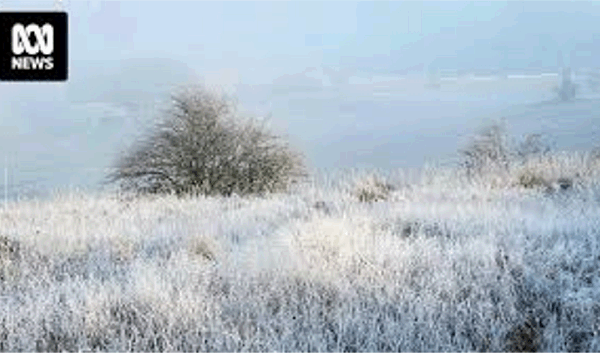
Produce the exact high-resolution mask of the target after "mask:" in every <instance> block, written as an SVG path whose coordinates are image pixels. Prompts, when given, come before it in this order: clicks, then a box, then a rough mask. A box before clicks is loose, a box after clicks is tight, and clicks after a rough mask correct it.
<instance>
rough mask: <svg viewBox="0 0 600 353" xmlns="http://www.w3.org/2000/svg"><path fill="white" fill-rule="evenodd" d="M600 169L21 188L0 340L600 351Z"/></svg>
mask: <svg viewBox="0 0 600 353" xmlns="http://www.w3.org/2000/svg"><path fill="white" fill-rule="evenodd" d="M523 175H535V176H537V179H536V178H529V179H527V178H525V179H524V177H523ZM598 176H600V175H599V173H598V166H597V162H596V159H594V157H593V156H591V155H589V154H574V153H564V154H561V153H557V154H555V155H553V156H552V157H548V159H540V160H532V161H530V162H528V163H526V164H523V165H519V166H516V167H515V168H514V169H512V170H511V171H510V173H508V174H502V175H500V174H498V175H496V174H489V175H487V174H486V175H482V176H481V177H479V178H474V179H470V178H467V177H466V176H465V175H464V173H463V171H462V170H458V169H443V168H439V167H426V168H423V169H421V170H419V171H417V170H397V171H394V172H390V173H387V174H381V175H380V176H375V177H374V176H372V175H370V174H369V173H366V172H354V173H340V174H339V175H336V176H330V177H326V176H321V177H320V178H318V180H317V179H315V180H313V181H312V182H309V183H307V184H304V185H301V186H298V188H296V189H294V190H293V191H292V192H290V193H288V194H275V195H271V196H266V197H262V198H239V197H231V198H220V197H216V198H204V197H199V198H183V199H178V198H175V197H168V196H166V197H146V198H136V197H132V196H128V195H118V194H111V193H105V194H77V193H68V194H56V195H55V196H54V197H53V198H52V199H48V200H43V201H42V200H30V201H21V202H14V203H9V204H8V205H6V207H4V208H2V209H1V210H0V233H1V234H0V236H1V237H0V259H1V263H0V264H1V267H0V293H1V295H0V302H1V304H2V305H1V306H0V307H1V308H2V311H0V322H2V325H1V326H0V350H2V351H12V350H25V351H35V350H43V351H62V350H69V351H76V350H77V351H79V350H111V351H115V350H117V351H125V350H136V351H157V350H181V351H197V350H202V351H208V350H210V351H215V350H218V351H223V350H225V351H241V350H246V351H396V350H408V351H425V350H427V351H487V350H490V351H503V350H509V351H520V350H530V351H531V350H533V351H535V350H540V351H587V350H592V351H597V350H600V336H599V334H598V331H599V329H600V319H599V317H600V315H599V314H600V304H599V303H600V297H599V293H600V291H598V286H599V283H600V277H599V274H600V272H599V270H600V249H599V242H598V229H599V228H600V227H599V223H600V216H599V215H600V212H599V211H600V207H599V202H600V189H599V188H598V186H599V185H598V183H597V181H598V180H599V179H598ZM560 177H562V178H566V179H568V180H570V184H569V185H568V186H567V187H563V186H561V185H562V184H561V185H559V184H557V183H556V182H555V181H556V180H559V179H558V178H560ZM536 180H538V181H539V180H545V181H544V182H537V183H536V182H535V181H536ZM361 200H362V201H361Z"/></svg>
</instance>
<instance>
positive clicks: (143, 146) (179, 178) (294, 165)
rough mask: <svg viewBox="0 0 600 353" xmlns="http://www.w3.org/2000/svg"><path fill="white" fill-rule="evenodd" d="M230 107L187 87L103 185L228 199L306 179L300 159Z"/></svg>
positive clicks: (229, 102) (227, 102)
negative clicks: (117, 185) (219, 196)
mask: <svg viewBox="0 0 600 353" xmlns="http://www.w3.org/2000/svg"><path fill="white" fill-rule="evenodd" d="M235 108H236V105H235V102H234V101H232V100H230V99H227V98H224V97H223V96H219V95H217V94H214V93H211V92H208V91H207V90H206V89H204V88H198V87H189V88H188V89H186V90H183V91H181V92H179V93H176V94H174V95H173V96H172V107H171V109H170V110H169V111H168V112H167V113H166V114H165V116H164V119H162V120H161V121H160V122H159V123H158V124H157V125H156V126H154V127H153V128H152V129H150V130H149V132H148V133H147V134H146V135H145V137H143V138H142V139H140V140H138V141H137V142H136V143H135V144H134V145H133V147H132V148H131V149H130V150H127V151H126V152H125V153H123V154H122V155H121V156H120V157H119V158H118V160H117V162H116V166H115V169H114V171H113V172H112V173H110V174H109V175H108V181H109V182H113V183H119V185H120V186H121V187H122V188H123V189H126V190H132V191H135V192H148V193H175V194H177V195H184V194H204V195H215V194H220V195H231V194H232V193H237V194H240V195H243V194H253V193H265V192H275V191H283V190H286V189H287V187H289V186H290V184H291V183H293V182H296V181H298V180H299V179H300V178H302V177H303V176H305V175H306V172H305V168H304V162H303V158H302V156H301V155H300V154H299V153H297V152H294V151H293V150H292V149H291V148H290V146H289V144H288V143H286V142H284V141H283V139H282V138H280V137H278V136H275V135H274V134H272V133H270V132H268V131H267V130H266V129H265V126H264V124H260V123H258V122H256V121H255V120H251V119H247V120H242V119H240V118H239V117H237V116H236V114H235V112H236V109H235Z"/></svg>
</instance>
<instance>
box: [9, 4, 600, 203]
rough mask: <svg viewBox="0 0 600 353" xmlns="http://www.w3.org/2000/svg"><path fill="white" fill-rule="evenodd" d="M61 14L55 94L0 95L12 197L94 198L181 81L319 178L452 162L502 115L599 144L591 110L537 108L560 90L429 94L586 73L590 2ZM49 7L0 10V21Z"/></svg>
mask: <svg viewBox="0 0 600 353" xmlns="http://www.w3.org/2000/svg"><path fill="white" fill-rule="evenodd" d="M62 3H63V9H64V10H65V11H67V12H68V14H69V26H70V27H69V61H70V62H69V79H68V81H67V82H66V83H51V84H50V83H7V82H0V97H2V98H1V99H0V165H2V166H3V167H4V168H6V170H7V183H8V185H9V189H10V191H9V194H10V195H11V197H13V196H15V195H17V194H27V192H28V191H27V190H28V188H31V189H35V190H38V189H39V190H49V189H52V188H55V187H68V186H72V187H78V186H81V187H85V186H93V185H96V183H97V182H98V181H100V180H101V177H102V172H103V170H104V169H105V168H106V167H109V166H110V165H111V163H112V161H113V160H114V157H115V153H116V152H117V151H118V150H119V149H122V148H124V146H126V145H127V144H128V143H131V141H132V136H134V135H135V134H136V133H138V132H139V131H140V129H141V127H143V126H146V124H147V123H148V122H149V121H151V120H152V118H153V117H155V116H156V115H157V114H159V113H160V111H161V110H160V109H161V108H162V107H163V105H161V103H160V102H161V100H165V99H166V98H168V93H169V92H171V91H172V90H173V89H174V88H175V87H178V86H180V85H184V84H189V83H201V84H204V85H206V86H208V87H211V88H219V89H222V90H223V91H224V92H225V93H227V94H229V95H231V96H234V97H236V98H237V99H238V100H239V103H240V110H241V113H243V114H246V115H253V116H267V115H270V116H271V122H272V125H273V128H274V129H275V130H276V131H277V132H279V133H281V134H284V135H286V136H288V137H289V138H290V140H291V141H292V143H293V144H294V145H295V146H296V147H297V148H299V149H300V150H302V151H303V152H304V153H305V154H306V155H307V158H308V162H309V165H310V166H311V167H312V168H314V169H317V170H322V169H333V170H335V169H338V168H350V167H357V168H380V169H393V168H399V167H419V166H422V165H423V164H424V163H425V162H427V161H440V160H446V159H448V160H451V158H452V157H453V156H454V155H455V154H456V152H455V151H456V150H457V148H459V147H460V144H461V143H464V141H465V139H466V138H467V136H469V135H470V134H471V133H472V131H473V129H474V128H476V127H477V126H478V125H479V124H480V123H481V122H482V121H483V120H485V119H488V118H498V117H501V116H505V117H506V118H507V120H508V122H509V123H510V125H511V127H512V128H513V132H515V133H516V134H522V133H527V132H532V133H533V132H544V133H548V134H555V135H556V139H557V144H558V145H559V146H561V147H564V148H574V146H579V147H581V146H588V145H591V143H592V142H593V141H594V139H595V135H596V131H597V128H596V126H597V124H596V122H595V121H594V119H593V117H594V115H597V114H596V113H595V112H596V111H597V109H598V107H599V105H598V104H597V103H595V102H596V101H586V102H573V104H571V105H564V106H560V108H548V107H541V108H536V106H535V104H536V103H539V102H542V101H547V100H551V99H553V98H554V95H555V93H554V92H553V91H552V88H553V86H556V85H557V84H558V82H559V78H558V77H550V78H539V77H538V78H537V79H535V80H532V81H527V78H523V79H514V80H511V79H499V80H498V81H497V83H496V81H493V82H492V83H490V84H488V85H484V84H483V83H481V84H479V83H473V82H471V81H469V82H470V83H469V82H467V81H464V82H462V81H461V82H459V83H458V84H452V83H444V84H443V85H442V88H441V89H439V90H432V89H428V88H427V87H426V85H427V82H428V78H427V77H428V76H429V75H430V74H431V73H435V72H437V73H439V72H441V71H444V72H445V71H450V72H452V71H456V72H461V73H468V72H470V73H479V74H482V75H495V74H498V73H501V74H504V75H506V74H507V73H508V74H535V75H539V74H541V73H559V70H560V68H561V67H563V66H568V67H572V68H573V69H575V70H583V69H585V68H588V67H594V66H596V65H595V64H594V63H596V62H598V59H600V31H599V29H600V24H598V23H597V21H596V20H595V19H596V18H597V17H598V16H599V15H600V4H599V3H595V2H554V1H552V2H512V1H511V2H479V1H478V2H446V1H444V2H429V1H426V2H338V1H335V2H333V1H332V2H204V1H169V2H166V1H147V2H140V1H122V2H119V1H105V2H100V1H63V2H62ZM53 6H54V3H53V2H52V1H2V3H1V4H0V11H19V10H22V11H31V10H52V8H53ZM532 82H533V83H532ZM584 83H585V82H583V81H581V84H582V85H583V84H584ZM582 92H583V91H582ZM583 93H585V92H583ZM532 107H533V108H532ZM557 112H560V114H562V115H561V116H557V114H558V113H557ZM561 124H568V126H564V125H561ZM5 161H6V163H5ZM4 168H3V169H4ZM0 179H1V180H0V185H2V188H0V194H2V195H3V194H4V179H5V178H4V176H3V175H2V177H0ZM39 190H38V191H39ZM38 191H36V192H38ZM40 192H41V191H40Z"/></svg>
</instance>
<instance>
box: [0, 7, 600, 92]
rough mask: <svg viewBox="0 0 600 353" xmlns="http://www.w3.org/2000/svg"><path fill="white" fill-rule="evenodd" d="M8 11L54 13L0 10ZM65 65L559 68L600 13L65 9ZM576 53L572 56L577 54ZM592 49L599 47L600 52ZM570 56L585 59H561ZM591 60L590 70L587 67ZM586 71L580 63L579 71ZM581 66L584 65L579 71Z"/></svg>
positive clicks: (258, 69)
mask: <svg viewBox="0 0 600 353" xmlns="http://www.w3.org/2000/svg"><path fill="white" fill-rule="evenodd" d="M2 3H3V6H4V8H7V9H44V8H48V9H50V8H52V6H53V1H50V0H46V1H39V0H38V1H27V0H25V1H23V0H18V1H14V0H13V1H7V0H5V1H2ZM64 4H65V8H66V9H67V11H68V12H69V15H70V25H71V34H70V40H71V45H70V54H71V62H72V63H74V64H76V65H77V61H80V60H92V59H93V60H120V59H123V58H139V57H144V58H148V57H160V58H171V59H176V60H180V61H182V62H184V63H186V64H187V65H189V66H190V67H193V68H194V69H196V70H197V71H199V72H202V71H205V70H206V71H215V70H221V69H231V68H235V70H237V71H238V73H239V75H240V77H246V80H249V81H253V80H258V79H259V77H262V81H266V82H270V81H272V80H273V79H274V78H275V77H277V76H280V75H282V74H284V73H294V72H301V71H302V70H304V68H306V67H312V66H320V65H331V66H354V67H359V68H361V69H363V70H365V69H373V70H374V71H386V70H387V71H395V70H396V71H397V70H403V69H405V68H407V67H414V66H415V65H417V66H418V65H423V66H424V67H425V68H426V67H428V66H430V65H436V66H452V65H455V66H460V65H463V66H468V67H486V66H489V67H498V66H503V67H519V66H522V67H529V66H532V65H533V66H535V65H541V66H546V67H550V66H554V65H556V57H557V54H556V52H557V51H558V50H562V51H563V52H564V53H565V54H564V55H565V59H566V61H567V63H568V61H569V55H575V56H577V55H579V56H583V57H586V56H595V54H597V53H591V54H590V53H588V52H589V51H590V49H589V48H583V49H582V48H581V46H582V45H583V46H585V45H586V43H587V44H588V46H590V45H593V44H594V35H595V36H596V39H597V40H598V41H597V43H596V44H598V45H600V37H599V35H600V27H599V25H598V23H600V21H598V19H600V2H568V3H565V2H555V1H552V2H540V1H527V2H520V1H510V2H500V1H494V2H484V1H476V2H453V1H441V2H433V1H424V2H421V1H393V2H374V1H368V2H342V1H326V2H317V1H304V2H286V1H274V2H250V1H243V2H232V1H220V2H208V1H103V2H100V1H83V0H80V1H78V0H70V1H64ZM577 45H579V46H580V48H576V46H577ZM598 45H596V46H598ZM573 50H578V51H579V52H583V54H577V53H576V54H569V53H570V52H571V51H573ZM590 60H591V59H590ZM584 61H585V60H584ZM588 61H589V60H588Z"/></svg>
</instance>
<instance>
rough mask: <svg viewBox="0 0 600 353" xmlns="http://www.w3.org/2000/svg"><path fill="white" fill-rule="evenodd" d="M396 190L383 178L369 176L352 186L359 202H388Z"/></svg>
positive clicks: (374, 175) (373, 175)
mask: <svg viewBox="0 0 600 353" xmlns="http://www.w3.org/2000/svg"><path fill="white" fill-rule="evenodd" d="M395 189H396V188H395V187H394V186H393V185H392V184H391V183H389V182H387V180H385V179H384V178H383V177H381V176H378V175H376V174H371V175H369V176H367V177H365V178H362V179H360V180H358V181H357V182H356V184H355V186H354V194H355V195H356V197H357V199H358V201H360V202H376V201H385V200H388V199H389V197H390V195H391V193H392V191H394V190H395Z"/></svg>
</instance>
